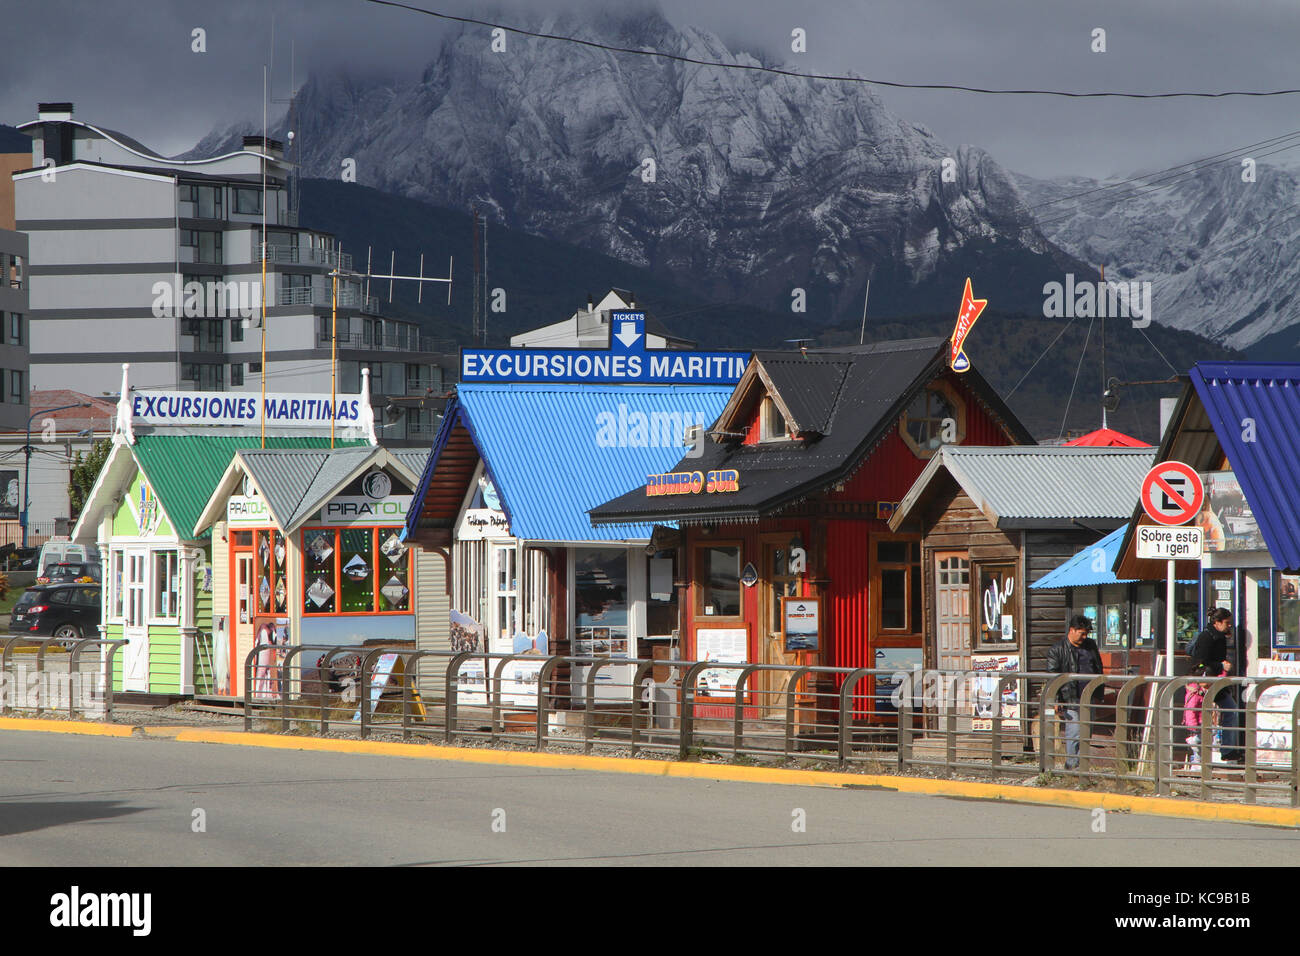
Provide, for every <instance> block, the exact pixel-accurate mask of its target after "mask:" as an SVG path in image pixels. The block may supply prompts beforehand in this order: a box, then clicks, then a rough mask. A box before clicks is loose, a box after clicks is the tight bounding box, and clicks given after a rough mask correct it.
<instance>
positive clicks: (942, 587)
mask: <svg viewBox="0 0 1300 956" xmlns="http://www.w3.org/2000/svg"><path fill="white" fill-rule="evenodd" d="M934 619H935V640H936V646H935V650H936V655H935V660H936V662H937V663H938V666H939V669H940V670H958V671H966V670H970V644H971V641H970V555H969V554H968V553H967V552H965V551H936V552H935V555H934Z"/></svg>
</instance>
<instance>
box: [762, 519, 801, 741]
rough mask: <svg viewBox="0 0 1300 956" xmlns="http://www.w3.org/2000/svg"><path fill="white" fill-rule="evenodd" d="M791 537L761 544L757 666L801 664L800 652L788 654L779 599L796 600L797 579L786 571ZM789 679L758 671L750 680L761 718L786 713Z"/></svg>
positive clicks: (780, 675) (770, 672)
mask: <svg viewBox="0 0 1300 956" xmlns="http://www.w3.org/2000/svg"><path fill="white" fill-rule="evenodd" d="M790 537H791V536H790V535H789V534H783V535H781V536H780V540H771V541H768V540H765V541H764V542H763V573H762V574H761V575H759V583H758V588H759V595H758V597H759V608H758V618H759V620H758V646H759V656H758V663H760V664H780V665H785V666H795V665H798V664H800V663H802V662H801V661H800V660H799V652H797V651H792V652H789V653H787V652H786V650H785V632H784V630H783V627H784V625H783V623H782V621H781V598H783V597H797V596H798V594H799V576H798V575H797V574H791V573H790V571H789V567H788V565H789V559H790ZM789 678H790V675H789V674H788V673H786V672H782V671H759V672H758V673H757V674H755V675H753V677H751V678H750V681H749V686H750V687H752V688H753V689H754V692H755V693H754V703H756V704H758V705H759V706H760V707H761V708H762V710H761V713H762V715H763V716H765V717H767V716H774V715H778V714H783V713H784V712H785V703H786V702H785V696H784V695H785V691H786V688H787V686H788V682H789Z"/></svg>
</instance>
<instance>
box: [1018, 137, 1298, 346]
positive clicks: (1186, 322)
mask: <svg viewBox="0 0 1300 956" xmlns="http://www.w3.org/2000/svg"><path fill="white" fill-rule="evenodd" d="M1251 173H1252V170H1250V169H1249V168H1247V167H1244V166H1243V165H1242V163H1241V160H1240V159H1238V158H1229V159H1225V160H1222V161H1219V162H1216V163H1214V164H1213V165H1206V166H1203V167H1194V168H1188V169H1186V170H1172V171H1170V172H1169V173H1165V174H1156V175H1154V176H1151V177H1148V178H1145V179H1139V180H1137V181H1135V182H1130V181H1112V182H1094V181H1091V180H1086V179H1070V180H1062V181H1059V182H1041V181H1037V180H1032V179H1029V178H1027V177H1019V178H1018V179H1017V182H1018V184H1019V185H1020V187H1021V189H1022V191H1023V192H1024V194H1025V196H1026V197H1027V199H1028V201H1029V203H1030V205H1031V206H1032V211H1033V213H1034V215H1035V216H1036V218H1037V221H1038V224H1039V226H1040V227H1041V229H1042V231H1043V233H1044V234H1045V235H1046V236H1047V237H1048V238H1050V239H1051V240H1052V241H1053V242H1055V243H1056V244H1057V245H1059V246H1061V247H1062V248H1064V249H1067V250H1069V251H1070V252H1071V253H1073V254H1074V255H1075V256H1077V257H1079V258H1080V259H1082V260H1084V261H1085V262H1089V263H1093V264H1094V265H1101V264H1105V265H1106V267H1107V278H1111V277H1112V275H1113V276H1114V277H1115V278H1120V277H1123V278H1126V279H1138V280H1149V281H1150V282H1151V289H1152V311H1153V317H1154V319H1155V321H1157V322H1160V323H1162V324H1165V325H1172V326H1175V327H1177V328H1181V329H1187V330H1190V331H1193V332H1198V333H1200V334H1201V335H1204V336H1206V337H1207V338H1211V339H1215V340H1216V341H1220V342H1223V343H1224V344H1226V345H1229V346H1232V347H1233V348H1238V349H1243V350H1246V349H1248V350H1249V351H1250V352H1251V353H1253V354H1257V355H1261V356H1271V357H1278V356H1279V355H1280V354H1283V353H1293V352H1295V351H1296V350H1297V349H1300V329H1296V328H1294V327H1293V326H1294V324H1295V323H1296V322H1297V320H1300V301H1297V299H1296V290H1297V287H1298V286H1300V208H1297V207H1300V178H1298V177H1297V176H1296V174H1295V173H1293V172H1291V171H1290V170H1286V169H1280V168H1277V167H1271V166H1265V165H1263V164H1259V165H1257V166H1255V167H1254V169H1253V181H1251V178H1252V177H1251ZM1111 270H1114V271H1113V272H1112V271H1111Z"/></svg>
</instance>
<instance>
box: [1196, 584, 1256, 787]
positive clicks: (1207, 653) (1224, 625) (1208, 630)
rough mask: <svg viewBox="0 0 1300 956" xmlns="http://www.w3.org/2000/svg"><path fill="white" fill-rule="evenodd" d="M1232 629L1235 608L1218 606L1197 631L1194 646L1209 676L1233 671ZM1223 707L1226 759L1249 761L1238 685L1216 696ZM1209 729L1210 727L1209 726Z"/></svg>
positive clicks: (1222, 722) (1227, 673) (1217, 703)
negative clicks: (1229, 645) (1230, 650)
mask: <svg viewBox="0 0 1300 956" xmlns="http://www.w3.org/2000/svg"><path fill="white" fill-rule="evenodd" d="M1230 633H1232V612H1231V611H1229V610H1228V609H1227V608H1222V607H1216V608H1215V609H1214V610H1213V611H1211V612H1210V619H1209V623H1208V624H1206V626H1205V630H1203V631H1201V633H1200V634H1199V635H1197V637H1196V640H1195V641H1193V643H1192V646H1193V647H1194V648H1195V649H1196V657H1195V660H1196V663H1198V664H1204V665H1205V675H1206V676H1207V677H1223V676H1225V675H1231V674H1232V661H1231V660H1230V659H1229V658H1228V635H1229V634H1230ZM1214 703H1215V704H1216V705H1217V706H1218V708H1219V725H1220V726H1221V727H1222V728H1223V746H1222V748H1221V754H1222V756H1223V762H1224V763H1245V761H1246V751H1245V741H1244V740H1243V739H1242V738H1243V735H1242V732H1241V713H1240V709H1241V704H1240V703H1239V702H1238V700H1237V688H1236V687H1225V688H1223V690H1221V691H1219V693H1218V694H1216V695H1215V697H1214ZM1207 729H1208V728H1207Z"/></svg>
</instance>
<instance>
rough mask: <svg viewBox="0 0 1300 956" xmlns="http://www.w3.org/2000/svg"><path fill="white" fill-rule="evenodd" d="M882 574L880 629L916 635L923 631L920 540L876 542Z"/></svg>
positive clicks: (877, 561)
mask: <svg viewBox="0 0 1300 956" xmlns="http://www.w3.org/2000/svg"><path fill="white" fill-rule="evenodd" d="M876 567H877V570H878V572H879V575H880V595H879V605H878V606H879V608H880V629H881V630H882V631H903V632H906V633H908V634H916V633H919V632H920V630H921V546H920V543H919V542H917V541H900V540H896V539H894V540H884V541H879V540H878V541H877V542H876Z"/></svg>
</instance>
